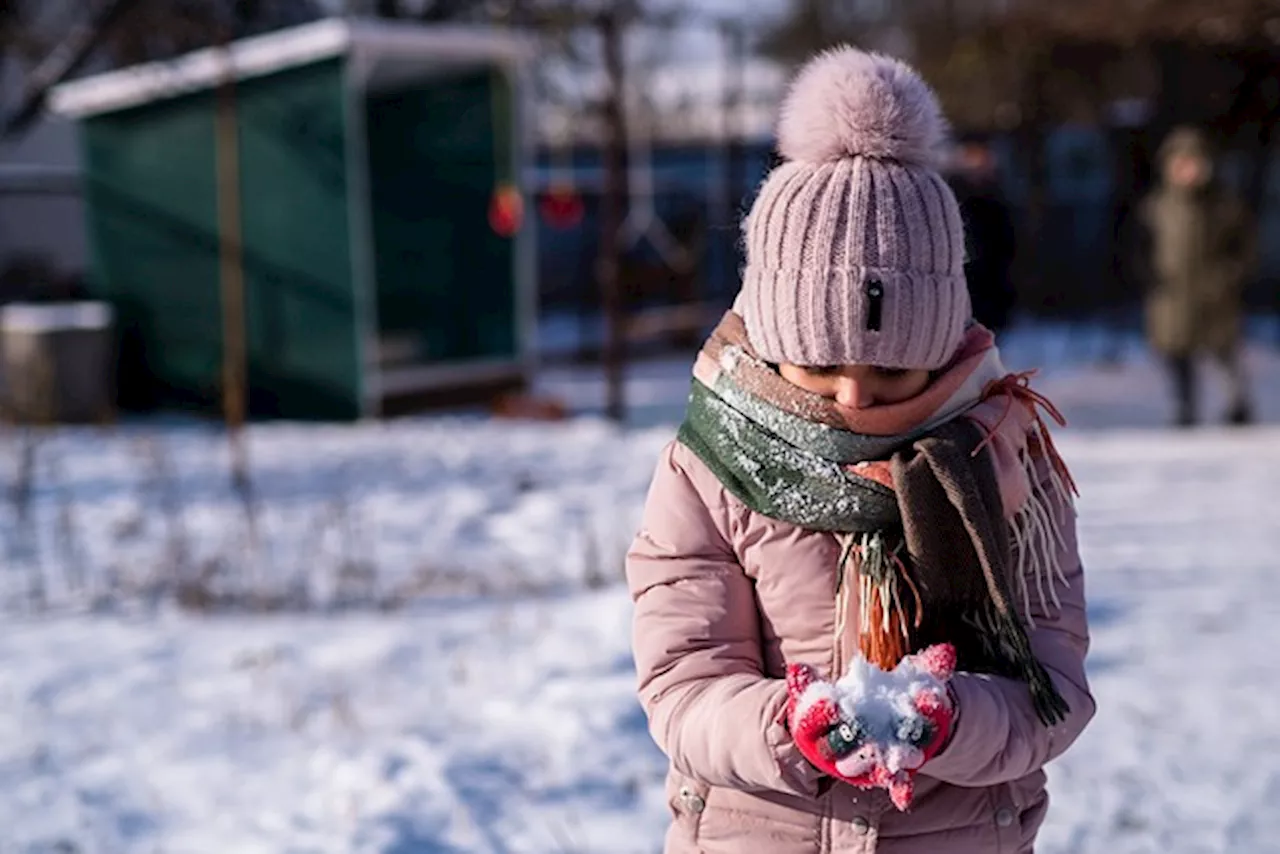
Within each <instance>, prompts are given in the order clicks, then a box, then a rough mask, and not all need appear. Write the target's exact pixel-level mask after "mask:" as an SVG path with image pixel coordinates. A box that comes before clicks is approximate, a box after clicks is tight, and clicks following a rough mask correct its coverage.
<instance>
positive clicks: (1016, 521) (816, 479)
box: [679, 312, 1074, 725]
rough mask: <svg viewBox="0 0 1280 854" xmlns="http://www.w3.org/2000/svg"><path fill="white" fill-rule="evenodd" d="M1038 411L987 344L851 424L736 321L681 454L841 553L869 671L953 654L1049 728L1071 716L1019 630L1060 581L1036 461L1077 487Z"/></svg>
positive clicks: (696, 386)
mask: <svg viewBox="0 0 1280 854" xmlns="http://www.w3.org/2000/svg"><path fill="white" fill-rule="evenodd" d="M1037 405H1040V406H1043V407H1045V408H1046V409H1047V410H1048V411H1049V412H1050V414H1051V415H1052V416H1054V417H1055V418H1059V420H1060V416H1059V415H1058V413H1057V412H1056V410H1054V409H1053V408H1052V406H1051V405H1050V404H1049V403H1048V402H1047V401H1046V400H1044V398H1042V397H1040V396H1039V395H1037V394H1036V393H1035V392H1033V391H1031V390H1030V388H1029V386H1028V377H1027V376H1025V375H1013V374H1009V373H1008V372H1007V371H1006V370H1005V369H1004V367H1003V365H1002V364H1001V362H1000V357H999V352H998V350H997V349H996V347H995V344H994V340H993V338H992V336H991V334H990V332H988V331H987V330H985V329H983V328H982V327H978V326H975V327H973V328H971V329H970V331H969V333H968V335H967V336H966V338H965V341H964V343H963V345H962V347H961V349H960V352H959V353H958V354H957V356H956V358H955V359H954V360H953V361H952V363H951V364H950V365H949V366H948V367H947V368H946V369H944V370H943V371H942V372H940V373H939V374H938V375H937V376H936V377H935V378H934V379H933V381H932V382H931V383H930V385H929V387H928V388H927V389H926V390H925V391H924V392H923V393H922V394H920V395H918V396H916V397H915V398H912V399H911V400H909V401H905V402H903V403H898V404H891V405H886V406H876V407H872V408H868V409H861V410H855V409H850V408H848V407H844V406H841V405H840V404H838V403H836V402H834V401H832V400H829V399H826V398H823V397H820V396H817V395H813V394H811V393H809V392H806V391H804V390H803V389H800V388H798V387H797V386H794V385H792V384H791V383H789V382H787V381H786V380H785V379H783V378H782V377H781V376H780V375H779V374H778V372H777V371H776V370H775V369H774V368H773V367H772V366H770V365H768V364H766V363H765V362H763V361H762V360H761V359H760V358H759V357H758V356H756V354H755V353H754V352H753V350H752V348H751V346H750V343H749V342H748V340H747V336H746V331H745V328H744V326H743V323H742V320H741V318H740V317H739V316H738V315H736V314H733V313H732V312H731V313H729V314H728V315H726V316H725V318H724V320H723V321H722V322H721V323H720V325H719V326H718V327H717V328H716V330H715V331H714V332H713V333H712V335H711V337H710V339H709V340H708V341H707V343H706V345H705V346H704V348H703V350H702V352H701V353H700V354H699V356H698V359H697V362H696V364H695V367H694V381H693V388H692V391H691V394H690V399H689V406H688V410H687V413H686V417H685V421H684V424H683V425H682V426H681V429H680V436H679V438H680V441H681V442H682V443H683V444H685V445H686V446H688V447H689V448H690V450H692V451H693V452H694V453H695V454H696V455H697V456H698V457H699V458H700V459H701V460H702V461H703V462H704V463H706V465H707V466H708V467H709V468H710V469H711V470H712V471H713V472H714V473H715V474H716V476H717V478H719V480H720V481H721V483H723V484H724V486H725V488H726V489H727V490H728V491H729V492H730V493H732V494H733V495H735V496H736V497H737V498H739V499H740V500H741V501H743V502H744V503H745V504H746V505H747V506H748V507H750V508H751V509H752V510H754V511H755V512H758V513H761V514H762V515H765V516H768V517H771V518H774V519H778V520H781V521H784V522H788V523H791V524H794V525H797V526H799V527H802V528H806V529H810V530H818V531H828V532H831V533H833V534H834V535H836V536H837V537H838V538H839V540H840V542H841V544H842V550H841V551H842V554H841V558H840V563H839V573H838V579H839V580H838V581H837V585H836V593H837V595H838V596H841V597H846V596H850V595H854V591H856V595H857V596H858V597H859V598H858V607H859V618H860V619H859V627H858V632H859V634H858V643H859V649H860V651H861V652H862V654H863V656H864V657H865V658H867V659H868V660H869V661H871V662H872V663H874V664H876V665H877V666H879V667H881V668H882V669H885V670H889V669H892V668H893V667H894V666H895V665H896V664H897V663H898V661H899V660H901V658H902V657H903V656H905V655H907V654H909V653H911V652H915V651H917V650H919V649H923V648H924V647H927V646H929V645H931V644H933V643H938V642H944V641H945V642H949V643H952V644H954V645H955V646H956V648H957V652H958V655H959V661H960V666H961V668H962V669H964V670H968V671H970V672H983V673H994V674H999V675H1004V676H1009V677H1011V678H1018V679H1021V680H1023V681H1025V682H1026V683H1027V685H1028V688H1029V690H1030V692H1031V695H1032V698H1033V700H1034V702H1035V705H1036V709H1037V712H1038V713H1039V715H1040V718H1041V719H1042V720H1043V721H1044V722H1045V723H1046V725H1048V724H1051V723H1053V722H1055V721H1058V720H1061V718H1062V715H1063V714H1064V713H1065V711H1066V705H1065V702H1064V701H1063V699H1062V697H1061V696H1060V695H1059V694H1058V692H1057V690H1056V688H1055V687H1054V686H1053V683H1052V681H1051V680H1050V679H1049V676H1048V674H1047V673H1046V672H1045V671H1044V669H1043V667H1041V666H1040V664H1039V662H1037V661H1036V660H1035V657H1034V656H1033V655H1032V652H1031V649H1030V644H1029V642H1028V638H1027V634H1026V630H1025V626H1024V624H1027V623H1030V621H1031V616H1030V610H1031V596H1032V590H1033V589H1034V590H1035V591H1036V592H1037V593H1038V595H1039V596H1040V598H1041V600H1042V601H1041V605H1042V609H1044V610H1048V609H1049V608H1050V607H1051V605H1050V600H1052V602H1053V604H1055V605H1056V603H1057V594H1056V587H1057V585H1058V584H1059V583H1065V577H1064V575H1063V573H1062V567H1060V566H1059V565H1058V561H1057V553H1058V548H1057V546H1059V545H1060V544H1061V543H1062V542H1063V536H1062V532H1061V531H1060V530H1058V526H1057V525H1056V523H1055V521H1054V520H1055V515H1054V514H1053V512H1052V511H1051V507H1052V504H1053V498H1052V496H1051V495H1050V494H1049V491H1050V490H1048V489H1046V488H1044V487H1042V486H1041V477H1040V476H1039V474H1038V471H1037V469H1038V461H1040V460H1047V461H1048V462H1049V463H1050V465H1049V466H1048V472H1049V478H1048V482H1049V483H1050V489H1051V490H1052V491H1053V492H1057V493H1060V495H1061V497H1063V498H1064V499H1066V500H1069V493H1070V492H1071V491H1073V490H1074V484H1073V483H1072V482H1071V478H1070V474H1069V473H1068V472H1067V470H1066V467H1065V466H1064V465H1063V464H1062V462H1061V458H1060V457H1059V456H1058V454H1057V453H1056V451H1055V450H1054V448H1053V443H1052V439H1051V438H1050V436H1049V432H1048V429H1047V427H1046V426H1045V424H1044V422H1043V420H1042V419H1041V418H1040V417H1039V415H1038V414H1037V410H1036V406H1037ZM846 576H848V577H846ZM841 613H843V611H842V612H841Z"/></svg>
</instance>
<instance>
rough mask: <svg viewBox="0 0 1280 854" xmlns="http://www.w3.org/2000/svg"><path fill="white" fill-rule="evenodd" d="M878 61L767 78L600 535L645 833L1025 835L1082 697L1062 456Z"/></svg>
mask: <svg viewBox="0 0 1280 854" xmlns="http://www.w3.org/2000/svg"><path fill="white" fill-rule="evenodd" d="M945 133H946V126H945V121H944V119H943V118H942V115H941V111H940V109H939V106H938V103H937V100H936V98H935V97H934V95H933V93H932V92H931V91H930V90H929V89H928V87H927V86H926V85H925V84H924V83H923V82H922V81H921V79H920V78H919V76H918V75H917V74H916V73H915V72H914V71H913V70H911V69H910V68H908V67H907V66H905V65H903V64H901V63H899V62H897V61H894V60H891V59H887V58H884V57H880V56H874V55H868V54H864V53H860V52H858V51H856V50H853V49H842V50H837V51H834V52H830V53H827V54H824V55H822V56H820V57H818V58H816V59H815V60H814V61H812V62H811V63H810V64H809V65H808V66H807V67H806V68H805V69H804V70H802V72H801V73H800V74H799V76H798V78H797V79H796V81H795V83H794V85H793V88H792V90H791V92H790V94H789V95H788V97H787V100H786V102H785V103H784V105H783V108H782V114H781V119H780V122H779V127H778V140H779V151H780V153H781V154H782V156H783V158H784V162H783V164H782V165H781V166H779V167H778V168H777V169H776V170H775V171H774V172H773V173H772V174H771V175H770V176H769V177H768V179H767V180H766V181H765V184H764V186H763V188H762V190H761V192H760V195H759V198H758V199H757V200H756V202H755V205H754V207H753V208H752V210H751V212H750V215H749V216H748V218H747V222H746V225H745V237H746V251H747V264H746V269H745V275H744V281H743V286H742V291H741V293H740V295H739V297H738V299H737V301H736V302H735V305H734V309H733V311H731V312H730V313H729V314H727V315H726V316H725V318H724V320H723V321H722V322H721V324H720V326H719V327H718V328H717V329H716V331H715V332H714V333H713V335H712V336H711V338H710V340H709V341H708V342H707V344H706V345H705V347H704V349H703V351H702V352H701V354H700V355H699V356H698V358H697V363H696V365H695V367H694V378H695V379H694V383H693V391H692V394H691V396H690V402H689V408H688V414H687V416H686V420H685V423H684V425H683V426H682V428H681V430H680V435H679V438H678V439H677V440H676V441H675V442H673V443H672V444H671V445H670V446H669V447H668V448H667V449H666V450H665V451H664V453H663V456H662V459H661V461H660V462H659V465H658V469H657V473H656V475H655V476H654V481H653V486H652V489H651V492H650V495H649V499H648V503H647V506H646V508H645V515H644V522H643V528H642V530H641V531H640V533H639V535H638V536H637V538H636V540H635V543H634V545H633V546H632V549H631V551H630V554H629V555H628V560H627V578H628V582H629V585H630V588H631V592H632V595H633V597H634V600H635V604H636V610H635V625H634V631H635V657H636V664H637V668H638V671H639V676H640V700H641V702H642V704H643V705H644V708H645V711H646V713H647V714H648V717H649V722H650V729H651V731H652V733H653V737H654V739H655V740H656V741H657V743H658V745H659V746H660V747H661V748H662V749H663V751H664V752H665V753H666V754H667V755H668V756H669V757H670V759H671V770H670V775H669V778H668V792H667V794H668V800H669V804H670V808H671V811H672V814H673V819H674V820H673V823H672V826H671V828H670V830H669V832H668V835H667V845H666V851H667V852H668V854H694V852H704V854H721V853H722V852H723V854H737V852H743V854H747V852H751V854H755V852H777V854H819V852H872V851H877V852H884V854H912V852H948V854H966V853H967V852H974V853H975V854H976V852H1030V851H1031V850H1032V848H1033V845H1034V841H1035V837H1036V832H1037V830H1038V828H1039V826H1040V824H1041V822H1042V821H1043V819H1044V816H1045V812H1046V810H1047V807H1048V796H1047V794H1046V792H1045V788H1044V784H1045V777H1044V774H1043V773H1042V771H1041V769H1042V767H1043V766H1044V765H1045V764H1046V763H1047V762H1049V761H1051V760H1052V759H1054V758H1055V757H1057V756H1059V755H1060V754H1061V753H1062V752H1063V751H1064V750H1066V749H1067V748H1068V747H1069V746H1070V745H1071V743H1072V742H1073V741H1074V740H1075V739H1076V737H1077V736H1078V735H1079V734H1080V732H1081V730H1083V729H1084V727H1085V725H1086V724H1087V723H1088V721H1089V719H1090V718H1091V717H1092V715H1093V711H1094V702H1093V698H1092V697H1091V696H1090V693H1089V687H1088V684H1087V682H1086V679H1085V671H1084V658H1085V652H1086V648H1087V646H1088V631H1087V625H1086V618H1085V604H1084V580H1083V576H1082V573H1081V566H1080V559H1079V556H1078V554H1077V550H1076V544H1075V528H1074V511H1073V509H1072V503H1071V492H1072V491H1073V489H1074V485H1073V484H1072V482H1071V478H1070V475H1069V473H1068V471H1067V469H1066V467H1065V466H1064V465H1063V464H1062V461H1061V460H1060V459H1059V457H1058V456H1057V453H1056V452H1055V450H1054V447H1053V443H1052V441H1051V439H1050V437H1049V433H1048V431H1047V430H1046V428H1045V424H1044V422H1043V421H1042V419H1041V417H1040V416H1039V415H1038V414H1037V413H1038V412H1039V410H1038V409H1037V407H1042V408H1044V409H1045V410H1047V411H1048V412H1049V413H1050V414H1051V415H1053V416H1054V417H1057V413H1056V412H1055V411H1054V410H1053V408H1052V406H1050V405H1049V404H1048V402H1047V401H1045V400H1044V399H1043V398H1041V397H1039V396H1038V395H1037V394H1036V393H1035V392H1033V391H1031V390H1030V388H1029V387H1028V377H1027V375H1011V374H1009V373H1008V372H1007V371H1006V370H1005V369H1004V367H1003V366H1002V365H1001V363H1000V358H999V355H998V352H997V350H996V347H995V344H994V341H993V338H992V335H991V334H990V332H988V331H987V330H985V329H983V328H982V327H980V326H978V325H976V324H975V323H973V322H972V321H971V320H970V305H969V298H968V295H967V292H966V287H965V281H964V275H963V262H964V245H965V240H964V231H963V227H962V225H961V221H960V216H959V213H958V210H957V206H956V201H955V199H954V197H953V196H952V193H951V192H950V190H949V189H948V188H947V185H946V184H945V183H944V182H943V180H942V179H941V178H940V177H939V175H938V174H937V172H935V171H934V168H933V162H934V161H933V157H934V156H935V152H936V151H937V150H938V148H939V147H940V146H941V144H942V143H943V142H944V136H945Z"/></svg>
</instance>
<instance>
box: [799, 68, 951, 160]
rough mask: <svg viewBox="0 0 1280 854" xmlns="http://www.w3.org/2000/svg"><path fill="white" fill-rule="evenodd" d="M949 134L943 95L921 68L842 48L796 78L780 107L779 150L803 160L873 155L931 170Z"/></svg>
mask: <svg viewBox="0 0 1280 854" xmlns="http://www.w3.org/2000/svg"><path fill="white" fill-rule="evenodd" d="M947 135H948V126H947V120H946V118H945V117H944V116H943V115H942V108H941V107H940V106H939V104H938V98H937V96H936V95H935V94H934V92H933V90H932V89H930V88H929V85H928V84H927V83H925V82H924V80H923V79H922V78H921V77H920V75H919V73H918V72H916V70H915V69H913V68H912V67H911V66H909V65H907V64H906V63H904V62H901V61H899V60H896V59H893V58H892V57H888V56H882V55H879V54H874V53H865V52H863V51H860V50H858V49H856V48H852V47H841V48H835V49H833V50H829V51H826V52H825V53H822V54H820V55H818V56H817V57H815V58H814V59H812V60H810V61H809V63H808V64H807V65H805V67H804V68H802V69H801V71H800V73H799V74H798V75H797V76H796V79H795V81H794V82H793V83H792V85H791V90H790V92H789V93H788V94H787V97H786V100H785V101H784V102H783V104H782V111H781V116H780V119H779V122H778V151H779V153H780V154H781V155H782V156H783V157H785V158H786V159H787V160H791V161H799V162H803V163H829V162H832V161H836V160H841V159H843V158H846V157H874V158H877V159H881V160H896V161H898V162H900V163H903V164H906V165H913V166H929V167H933V166H936V165H937V162H938V159H939V157H940V154H941V149H942V146H943V144H944V143H945V141H946V139H947Z"/></svg>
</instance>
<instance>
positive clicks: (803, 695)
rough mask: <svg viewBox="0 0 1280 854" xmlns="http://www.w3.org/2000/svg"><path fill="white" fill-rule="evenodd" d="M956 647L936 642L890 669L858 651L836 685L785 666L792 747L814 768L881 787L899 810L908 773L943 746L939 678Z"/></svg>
mask: <svg viewBox="0 0 1280 854" xmlns="http://www.w3.org/2000/svg"><path fill="white" fill-rule="evenodd" d="M955 666H956V652H955V649H954V648H953V647H952V646H951V645H950V644H938V645H937V646H931V647H929V648H928V649H926V650H924V651H922V652H919V653H916V654H915V655H909V656H907V657H906V658H904V659H902V661H900V662H899V663H898V666H897V667H895V668H894V669H893V670H892V671H890V672H885V671H883V670H880V669H879V668H878V667H876V666H875V665H873V664H871V663H869V662H868V661H867V660H866V659H864V658H862V657H861V656H859V657H858V658H857V659H855V660H854V661H853V662H852V663H851V664H850V665H849V671H848V673H846V674H845V675H844V676H843V677H842V678H841V679H839V680H838V681H836V682H828V681H825V680H823V679H820V678H819V677H818V674H817V672H816V671H815V670H814V669H813V668H812V667H809V666H808V665H805V664H792V665H790V666H789V667H788V668H787V693H788V707H787V716H788V722H789V723H790V726H791V734H792V737H793V738H794V739H795V741H796V745H797V746H798V747H799V748H800V752H801V753H802V754H804V756H805V758H806V759H808V760H809V761H810V762H812V763H813V765H814V766H815V767H817V768H818V769H820V770H822V771H823V772H825V773H826V774H829V775H831V776H832V777H835V778H837V779H840V780H844V781H845V782H846V783H851V784H852V785H854V786H858V787H859V788H863V789H871V788H882V789H888V791H889V796H890V798H891V799H892V801H893V803H894V806H896V807H897V808H898V809H899V810H905V809H906V808H907V807H908V806H910V805H911V799H912V797H913V795H914V781H915V776H916V774H917V773H918V771H919V770H920V766H922V765H924V763H925V762H927V761H928V760H929V759H931V758H932V757H933V756H934V755H935V754H937V753H938V751H940V750H941V749H942V747H943V745H945V744H946V743H947V738H948V736H949V735H950V733H951V723H952V719H953V709H952V706H951V698H950V696H949V695H948V692H947V681H948V680H949V679H950V678H951V674H952V673H953V672H954V671H955Z"/></svg>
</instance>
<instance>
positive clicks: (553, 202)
mask: <svg viewBox="0 0 1280 854" xmlns="http://www.w3.org/2000/svg"><path fill="white" fill-rule="evenodd" d="M539 209H540V210H541V212H542V218H543V219H544V220H546V222H547V224H548V225H550V226H551V227H552V228H559V229H567V228H573V227H574V226H576V225H577V224H578V223H580V222H582V217H583V215H584V213H585V212H586V210H585V206H584V205H583V204H582V196H581V195H579V194H578V191H577V190H575V189H573V188H572V187H569V186H567V185H563V184H561V185H559V186H553V187H551V188H550V189H549V190H547V192H546V194H545V195H543V197H542V203H541V205H539Z"/></svg>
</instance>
